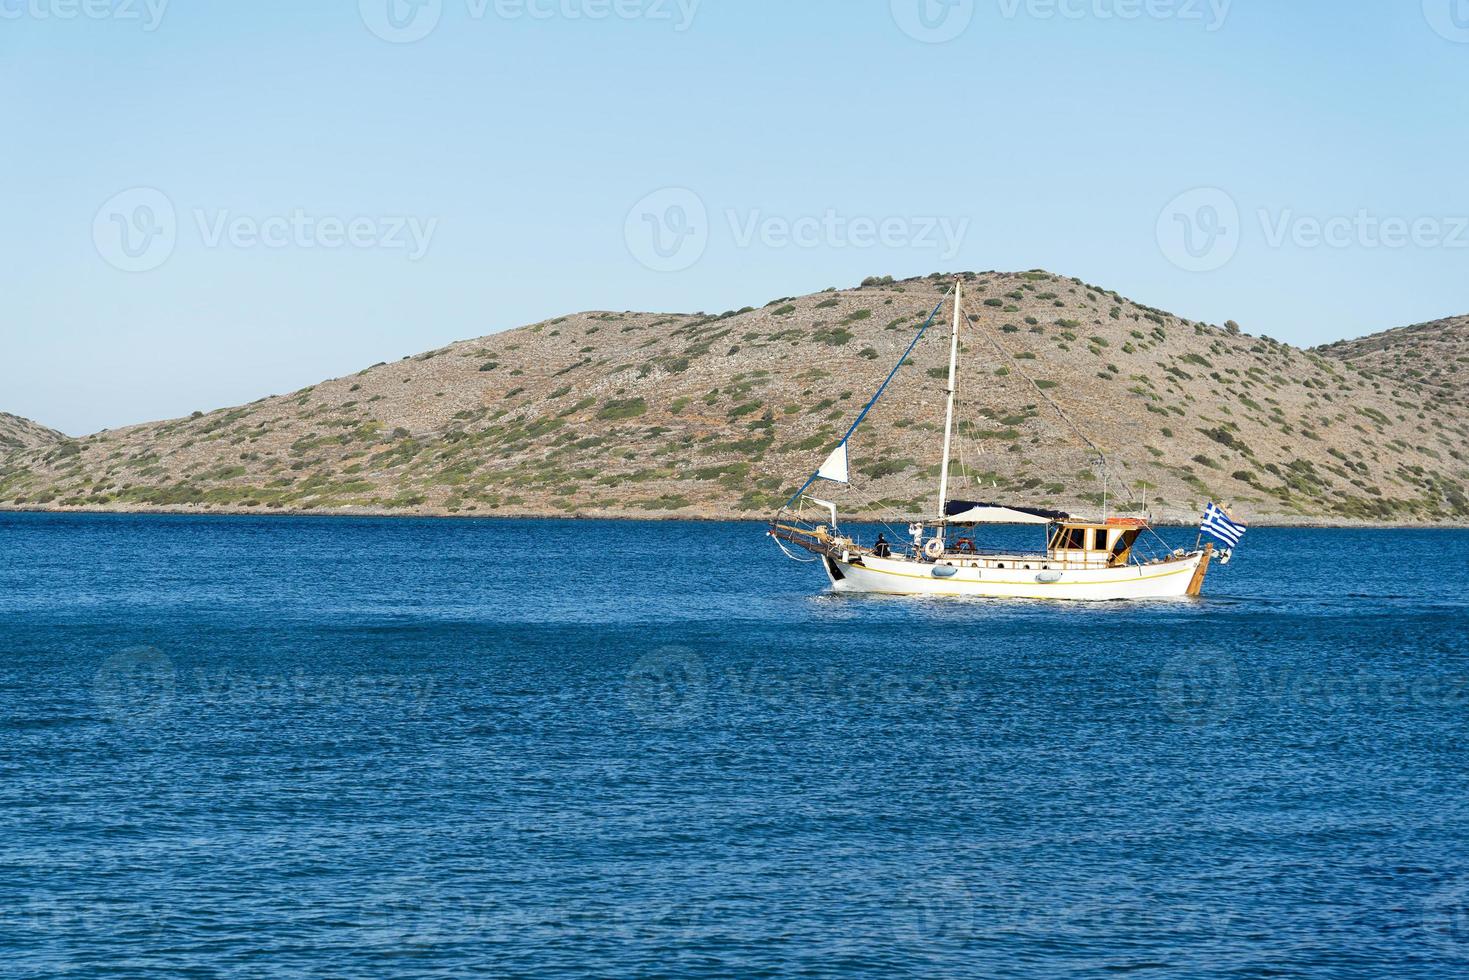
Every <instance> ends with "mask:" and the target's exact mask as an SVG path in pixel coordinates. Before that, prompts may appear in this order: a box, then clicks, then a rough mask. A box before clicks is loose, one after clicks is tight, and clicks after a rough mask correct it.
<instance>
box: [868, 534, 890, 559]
mask: <svg viewBox="0 0 1469 980" xmlns="http://www.w3.org/2000/svg"><path fill="white" fill-rule="evenodd" d="M872 553H873V554H874V555H876V556H877V557H879V558H891V557H892V555H893V549H892V546H891V545H889V544H888V539H887V538H885V537H884V536H883V534H882V532H880V531H879V532H878V535H877V542H876V543H875V544H874V545H873V546H872Z"/></svg>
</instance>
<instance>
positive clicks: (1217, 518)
mask: <svg viewBox="0 0 1469 980" xmlns="http://www.w3.org/2000/svg"><path fill="white" fill-rule="evenodd" d="M1248 530H1249V528H1247V527H1245V526H1244V525H1243V524H1240V523H1238V522H1236V521H1233V520H1231V519H1230V518H1229V515H1227V514H1225V513H1224V509H1223V508H1222V507H1220V506H1219V505H1218V504H1212V503H1211V504H1210V505H1209V506H1208V507H1206V508H1205V509H1204V523H1202V524H1200V525H1199V531H1200V533H1202V534H1205V535H1207V536H1209V537H1211V538H1213V539H1214V540H1215V541H1218V542H1219V543H1220V544H1222V545H1223V546H1224V547H1226V548H1234V547H1237V546H1238V545H1239V539H1240V538H1242V537H1244V536H1245V532H1246V531H1248Z"/></svg>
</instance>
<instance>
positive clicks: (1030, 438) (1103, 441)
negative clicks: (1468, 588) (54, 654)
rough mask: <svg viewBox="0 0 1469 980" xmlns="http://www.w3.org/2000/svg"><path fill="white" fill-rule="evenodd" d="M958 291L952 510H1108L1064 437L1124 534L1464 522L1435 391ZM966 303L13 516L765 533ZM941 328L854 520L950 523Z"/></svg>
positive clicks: (195, 457)
mask: <svg viewBox="0 0 1469 980" xmlns="http://www.w3.org/2000/svg"><path fill="white" fill-rule="evenodd" d="M963 278H964V280H965V288H966V294H967V304H966V309H967V312H968V313H969V314H970V320H971V321H972V322H970V323H969V324H968V326H967V328H966V333H965V338H964V347H963V355H962V368H961V377H962V388H963V390H964V393H965V394H964V398H963V400H962V403H961V406H960V417H961V419H962V424H961V426H960V429H959V437H958V439H957V446H956V450H955V453H954V458H955V460H956V463H957V468H956V473H957V474H958V477H957V481H956V482H957V489H956V491H955V493H956V495H970V496H973V497H981V498H986V499H995V498H998V499H1003V500H1008V501H1014V502H1020V503H1026V504H1032V505H1038V506H1054V507H1060V508H1064V509H1069V510H1073V511H1076V512H1080V513H1088V512H1095V511H1097V510H1099V509H1100V507H1101V504H1102V499H1103V480H1102V471H1101V467H1100V466H1099V465H1097V464H1096V463H1095V461H1094V455H1093V453H1092V452H1091V450H1089V449H1088V448H1087V447H1086V445H1085V444H1084V442H1083V441H1082V439H1081V438H1080V437H1079V436H1078V434H1077V432H1076V430H1075V429H1073V427H1072V423H1074V425H1075V426H1076V428H1078V429H1080V430H1081V431H1082V432H1085V433H1086V434H1088V435H1089V436H1090V437H1091V438H1092V439H1093V440H1095V442H1096V443H1098V444H1100V445H1101V446H1102V447H1103V448H1104V449H1105V450H1106V451H1107V453H1108V454H1109V456H1110V459H1111V466H1110V470H1109V475H1108V481H1107V485H1108V493H1109V500H1110V502H1111V504H1112V505H1113V507H1114V509H1121V510H1124V511H1133V512H1136V511H1138V510H1140V509H1142V508H1143V507H1144V506H1146V507H1147V508H1148V509H1149V510H1150V511H1151V512H1152V513H1153V514H1154V515H1156V516H1158V517H1160V518H1164V519H1169V518H1171V519H1177V520H1194V519H1196V517H1197V513H1198V510H1199V508H1200V505H1201V504H1202V502H1203V501H1205V500H1206V499H1216V500H1220V501H1223V502H1227V503H1230V504H1232V505H1233V506H1234V507H1235V510H1236V513H1237V514H1239V515H1240V516H1243V517H1246V518H1248V519H1252V520H1256V521H1262V520H1269V521H1279V522H1312V521H1321V520H1326V521H1353V520H1364V521H1378V522H1405V523H1406V522H1419V521H1444V520H1449V519H1452V518H1454V517H1463V516H1469V500H1466V496H1465V484H1466V482H1469V462H1466V455H1465V454H1466V452H1469V424H1466V419H1465V415H1464V413H1463V412H1462V411H1459V410H1457V409H1454V408H1452V407H1451V406H1449V405H1448V404H1447V403H1446V402H1445V400H1444V399H1442V398H1441V397H1440V396H1439V394H1438V393H1437V392H1438V389H1437V388H1434V389H1432V390H1429V389H1428V387H1427V385H1426V379H1422V378H1417V377H1414V376H1411V375H1404V376H1401V377H1400V376H1398V375H1397V374H1395V373H1394V372H1390V371H1388V370H1387V369H1386V366H1385V365H1383V364H1381V363H1378V362H1377V361H1375V360H1374V361H1371V362H1370V363H1362V362H1361V360H1360V358H1359V357H1357V356H1343V354H1342V352H1340V351H1335V350H1334V351H1333V352H1332V354H1331V356H1327V355H1326V354H1324V353H1322V352H1308V351H1302V350H1299V349H1296V348H1293V347H1290V346H1287V345H1285V344H1281V343H1278V342H1276V341H1273V340H1271V339H1269V338H1266V337H1252V336H1248V335H1246V334H1244V333H1241V332H1240V331H1239V329H1238V328H1237V327H1235V326H1234V325H1233V324H1226V325H1225V326H1222V327H1221V326H1212V325H1208V324H1204V323H1199V322H1195V321H1191V320H1188V319H1184V318H1181V317H1179V316H1175V315H1173V314H1170V313H1166V312H1163V311H1161V310H1157V309H1153V308H1151V307H1148V306H1144V305H1141V304H1139V303H1136V302H1133V301H1131V300H1129V299H1126V298H1124V297H1122V296H1120V295H1118V294H1117V293H1115V292H1111V291H1109V290H1106V289H1104V288H1101V287H1098V286H1092V285H1088V284H1086V283H1083V282H1081V281H1080V280H1076V279H1068V278H1064V277H1061V276H1056V275H1052V274H1050V273H1046V272H1039V271H1037V272H1026V273H995V272H989V273H969V274H965V275H964V276H963ZM952 279H953V277H945V278H939V277H930V278H925V279H914V280H908V281H902V282H893V281H891V280H870V281H869V282H868V283H866V284H864V285H863V286H861V287H859V288H853V289H845V290H829V291H827V292H823V293H818V294H815V295H810V296H803V297H792V298H781V299H776V300H772V301H770V302H769V303H766V304H764V305H763V306H761V307H758V308H746V309H743V310H738V311H730V312H728V313H723V314H717V315H706V314H702V313H698V314H688V313H684V314H655V313H631V312H625V313H615V312H595V313H582V314H577V315H574V316H566V317H561V318H559V319H555V320H548V321H545V322H542V323H537V324H534V325H532V326H528V327H523V328H521V329H518V330H512V331H508V332H504V333H499V334H495V335H493V336H489V337H484V338H480V339H477V340H467V341H462V342H459V343H455V344H451V345H449V346H448V347H444V348H442V349H439V350H435V351H430V352H428V353H425V354H420V355H418V356H416V357H409V358H405V359H403V360H402V361H398V362H395V363H391V364H380V365H376V366H374V367H371V368H368V369H366V370H364V371H362V372H360V373H358V374H356V375H353V376H350V377H345V378H340V379H336V380H332V381H326V382H323V383H321V384H318V385H316V386H314V387H312V388H307V389H305V390H302V391H298V392H295V393H294V394H290V395H285V396H280V397H273V398H267V399H262V400H261V401H258V402H254V403H252V404H249V405H244V406H241V407H239V408H233V409H227V410H222V411H217V412H211V413H208V414H198V413H196V414H195V415H194V416H192V417H190V418H184V419H176V420H172V421H168V422H161V423H153V424H148V425H139V426H134V427H131V428H127V429H121V430H114V431H108V432H104V433H100V434H98V435H94V436H90V437H87V438H84V439H77V440H63V441H60V442H56V443H51V444H40V445H31V446H26V447H21V448H17V449H14V450H11V451H9V452H8V453H7V454H6V455H5V456H4V457H3V462H0V505H3V506H8V507H21V508H37V507H44V508H54V509H66V508H93V509H160V510H215V511H245V512H258V511H277V512H300V511H304V512H317V513H323V512H325V513H364V512H381V513H397V514H420V513H422V514H461V515H538V514H567V515H584V516H632V517H650V516H659V517H674V516H679V517H743V518H758V517H764V516H766V515H768V514H769V513H771V512H772V511H773V510H774V509H775V508H776V507H777V506H778V505H779V504H780V503H781V502H782V501H783V499H784V498H785V497H786V496H787V495H789V494H790V493H791V492H792V491H793V489H794V488H795V487H796V486H797V485H799V484H800V483H801V482H802V481H803V480H804V478H805V477H806V476H807V475H808V474H809V473H810V472H811V471H812V470H813V469H814V468H815V467H816V466H817V465H818V464H819V463H820V461H821V460H822V458H823V457H824V456H825V454H826V453H827V452H828V451H829V450H830V448H831V447H832V446H833V444H834V443H835V441H836V440H837V439H838V438H839V437H840V434H841V433H842V432H843V431H844V430H845V428H846V426H847V425H848V424H849V422H850V421H851V419H852V418H853V417H854V416H855V415H856V414H857V412H858V411H859V410H860V408H861V406H862V404H863V402H864V401H865V400H866V398H867V397H868V396H869V395H870V393H871V392H872V391H874V390H875V389H876V387H877V386H878V384H879V383H880V382H881V380H882V378H883V377H884V376H885V375H886V373H887V372H888V371H889V369H890V368H891V367H892V365H893V364H895V363H896V362H897V360H898V358H899V357H900V356H901V354H902V352H903V350H904V349H905V347H906V346H907V344H908V342H909V341H910V339H911V338H912V337H913V335H914V331H915V329H916V328H917V327H918V325H919V324H920V323H921V322H922V321H923V320H924V318H925V317H926V316H927V314H928V312H929V311H930V310H931V309H932V308H933V306H934V305H935V304H936V303H938V302H939V300H940V299H941V298H942V297H943V295H944V294H945V292H946V291H947V290H948V289H949V288H950V285H951V283H952ZM947 328H948V323H947V311H946V312H945V314H943V315H941V316H940V319H939V321H938V322H937V323H936V324H935V326H934V328H933V330H932V332H931V333H930V334H929V335H928V336H927V337H926V338H925V340H924V341H923V343H921V344H920V345H919V347H918V349H917V350H916V352H915V353H914V355H913V357H912V358H910V359H909V361H908V362H907V364H906V365H905V366H904V367H903V369H902V370H901V371H900V372H899V375H898V378H897V380H896V381H895V382H894V385H893V388H892V390H891V392H890V394H889V396H888V397H887V398H885V399H884V400H883V402H882V403H881V404H880V405H879V407H878V408H877V409H876V410H875V411H874V412H873V413H872V416H871V417H870V419H869V420H868V422H867V423H866V425H865V426H864V427H863V429H862V430H861V432H860V433H859V435H858V436H857V438H856V439H855V440H854V442H853V444H852V464H853V470H854V480H853V484H854V485H853V488H852V489H851V490H850V491H846V492H841V491H839V490H838V488H835V487H833V486H832V485H830V484H826V485H824V489H825V490H827V491H831V492H832V493H835V494H836V496H837V499H839V500H841V501H842V506H843V508H844V511H845V512H846V513H848V514H856V513H868V514H876V513H894V512H896V513H902V514H920V513H928V512H931V511H932V510H933V508H934V502H933V498H934V497H935V495H936V494H935V485H936V482H937V477H936V474H937V471H938V457H939V455H940V444H941V428H942V418H943V401H944V395H943V388H944V375H945V369H944V365H945V364H946V363H947V354H948V352H947ZM1405 336H1406V335H1405ZM1403 343H1404V344H1406V347H1411V343H1412V342H1411V341H1410V340H1409V341H1404V342H1403ZM1393 346H1394V347H1396V346H1398V345H1397V342H1395V343H1394V345H1393ZM1406 347H1405V348H1404V350H1406ZM1063 413H1064V414H1063ZM1068 420H1069V421H1068Z"/></svg>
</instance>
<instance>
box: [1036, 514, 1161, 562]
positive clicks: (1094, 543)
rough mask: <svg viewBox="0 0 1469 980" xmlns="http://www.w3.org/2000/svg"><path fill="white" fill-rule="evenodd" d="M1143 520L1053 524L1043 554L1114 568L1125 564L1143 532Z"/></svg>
mask: <svg viewBox="0 0 1469 980" xmlns="http://www.w3.org/2000/svg"><path fill="white" fill-rule="evenodd" d="M1145 526H1146V525H1145V524H1144V523H1143V522H1142V521H1134V520H1129V519H1127V518H1114V519H1112V520H1109V521H1106V522H1103V523H1094V522H1091V521H1073V520H1066V521H1061V522H1059V523H1057V524H1054V525H1052V527H1051V531H1050V539H1049V540H1048V541H1047V543H1046V555H1047V556H1048V557H1050V558H1052V559H1054V560H1057V561H1064V562H1068V563H1076V564H1084V565H1093V566H1101V567H1115V566H1117V565H1125V564H1127V560H1128V559H1129V558H1131V557H1132V549H1133V545H1135V544H1136V543H1137V539H1138V536H1139V535H1141V534H1142V533H1143V528H1144V527H1145Z"/></svg>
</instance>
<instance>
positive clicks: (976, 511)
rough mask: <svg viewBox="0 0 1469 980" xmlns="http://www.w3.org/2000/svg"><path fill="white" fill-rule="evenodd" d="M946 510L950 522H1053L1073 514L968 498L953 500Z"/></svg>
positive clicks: (946, 516)
mask: <svg viewBox="0 0 1469 980" xmlns="http://www.w3.org/2000/svg"><path fill="white" fill-rule="evenodd" d="M944 510H945V514H944V516H945V518H946V519H947V521H948V523H950V524H1051V523H1053V522H1055V521H1064V520H1066V519H1067V518H1068V517H1070V516H1071V515H1069V514H1065V513H1062V512H1061V511H1059V510H1041V509H1039V508H1035V507H1007V506H1005V505H1004V504H974V503H970V502H969V501H967V500H951V501H949V503H948V505H947V506H946V507H945V508H944Z"/></svg>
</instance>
